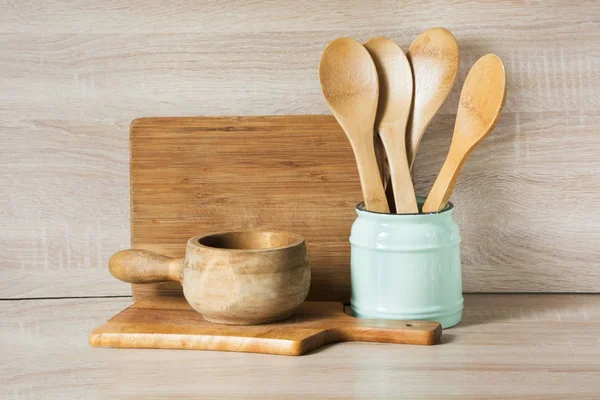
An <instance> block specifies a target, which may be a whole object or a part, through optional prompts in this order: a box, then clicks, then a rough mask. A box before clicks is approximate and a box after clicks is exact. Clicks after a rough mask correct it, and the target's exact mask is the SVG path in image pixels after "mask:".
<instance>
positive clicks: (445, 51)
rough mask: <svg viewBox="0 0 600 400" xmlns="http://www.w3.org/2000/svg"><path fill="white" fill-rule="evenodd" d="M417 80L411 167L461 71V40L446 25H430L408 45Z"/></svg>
mask: <svg viewBox="0 0 600 400" xmlns="http://www.w3.org/2000/svg"><path fill="white" fill-rule="evenodd" d="M407 56H408V59H409V60H410V63H411V65H412V70H413V75H414V80H415V95H414V102H413V109H412V119H411V122H410V126H409V129H408V132H407V135H406V143H407V144H406V146H407V156H408V164H409V166H410V168H411V169H412V167H413V164H414V162H415V157H416V154H417V149H418V148H419V144H420V143H421V139H422V138H423V134H424V133H425V130H427V127H428V126H429V124H430V123H431V120H432V119H433V116H434V115H435V114H436V113H437V112H438V110H439V109H440V107H441V106H442V104H444V102H445V101H446V98H447V97H448V95H449V94H450V91H451V90H452V87H453V86H454V82H455V81H456V77H457V75H458V66H459V55H458V43H457V42H456V39H455V38H454V36H453V35H452V33H451V32H450V31H449V30H447V29H444V28H433V29H428V30H426V31H425V32H423V33H421V34H420V35H419V36H418V37H417V38H416V39H415V40H414V41H413V42H412V44H411V45H410V47H409V48H408V54H407Z"/></svg>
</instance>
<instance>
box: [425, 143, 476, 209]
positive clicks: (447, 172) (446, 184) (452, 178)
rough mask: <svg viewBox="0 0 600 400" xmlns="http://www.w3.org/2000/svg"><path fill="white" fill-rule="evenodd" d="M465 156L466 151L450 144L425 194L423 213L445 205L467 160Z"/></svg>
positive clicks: (442, 207)
mask: <svg viewBox="0 0 600 400" xmlns="http://www.w3.org/2000/svg"><path fill="white" fill-rule="evenodd" d="M453 147H454V148H453ZM467 156H468V153H467V152H464V151H462V150H461V149H459V148H457V147H456V146H453V145H450V151H449V152H448V156H447V157H446V161H444V165H443V166H442V169H441V171H440V173H439V175H438V176H437V178H436V180H435V182H434V184H433V187H432V188H431V191H430V192H429V195H428V196H427V200H425V203H424V204H423V212H424V213H425V212H437V211H441V210H443V209H444V207H446V203H448V199H449V198H450V195H451V194H452V191H454V187H455V186H456V181H457V180H458V175H459V174H460V171H461V170H462V167H463V165H464V164H465V161H466V160H467Z"/></svg>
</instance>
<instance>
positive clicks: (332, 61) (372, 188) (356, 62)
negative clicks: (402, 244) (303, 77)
mask: <svg viewBox="0 0 600 400" xmlns="http://www.w3.org/2000/svg"><path fill="white" fill-rule="evenodd" d="M319 78H320V80H321V89H322V91H323V96H325V100H326V101H327V104H328V105H329V108H330V109H331V112H332V113H333V115H334V116H335V118H336V119H337V121H338V122H339V124H340V126H341V127H342V129H343V130H344V132H346V136H347V137H348V140H349V141H350V145H351V146H352V150H353V151H354V157H355V158H356V164H357V167H358V174H359V176H360V184H361V187H362V192H363V198H364V202H365V205H366V207H367V209H368V210H369V211H376V212H383V213H388V212H389V207H388V204H387V200H386V198H385V193H384V190H383V184H382V182H381V177H380V175H379V169H378V168H377V160H376V158H375V148H374V146H373V125H374V123H375V115H376V114H377V100H378V97H379V82H378V79H377V70H376V69H375V64H374V63H373V60H372V59H371V56H370V55H369V52H368V51H367V50H366V49H365V48H364V47H363V46H362V45H361V44H360V43H358V42H357V41H355V40H353V39H350V38H340V39H336V40H334V41H333V42H331V43H329V45H328V46H327V48H326V49H325V51H324V52H323V55H322V56H321V63H320V65H319Z"/></svg>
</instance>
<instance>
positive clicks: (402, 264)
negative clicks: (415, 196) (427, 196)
mask: <svg viewBox="0 0 600 400" xmlns="http://www.w3.org/2000/svg"><path fill="white" fill-rule="evenodd" d="M419 202H420V203H421V204H422V202H423V199H419ZM357 214H358V218H357V219H356V221H355V222H354V224H353V225H352V232H351V235H350V243H351V279H352V299H351V304H352V310H353V311H354V314H355V315H356V316H357V317H359V318H380V319H404V320H431V321H438V322H440V324H441V325H442V327H443V328H449V327H451V326H454V325H456V324H458V323H459V322H460V320H461V317H462V309H463V296H462V276H461V263H460V233H459V228H458V224H457V223H456V221H455V220H454V218H453V216H452V205H449V207H446V209H445V210H444V211H441V212H439V213H426V214H381V213H373V212H369V211H365V210H364V207H363V208H361V205H359V207H357Z"/></svg>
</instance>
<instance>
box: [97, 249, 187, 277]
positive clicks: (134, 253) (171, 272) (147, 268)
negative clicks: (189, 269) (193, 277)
mask: <svg viewBox="0 0 600 400" xmlns="http://www.w3.org/2000/svg"><path fill="white" fill-rule="evenodd" d="M182 262H183V259H182V258H171V257H167V256H163V255H161V254H157V253H153V252H151V251H146V250H121V251H119V252H117V253H115V254H113V256H112V257H111V258H110V260H109V261H108V269H109V270H110V273H111V274H112V276H114V277H115V278H117V279H118V280H120V281H123V282H129V283H152V282H165V281H175V282H179V271H180V270H181V264H182Z"/></svg>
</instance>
